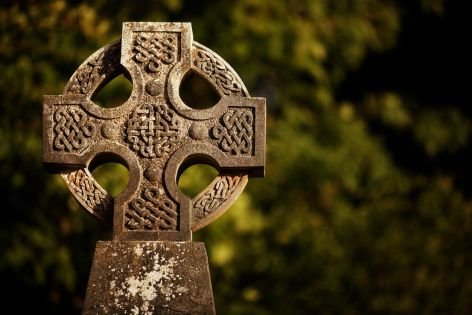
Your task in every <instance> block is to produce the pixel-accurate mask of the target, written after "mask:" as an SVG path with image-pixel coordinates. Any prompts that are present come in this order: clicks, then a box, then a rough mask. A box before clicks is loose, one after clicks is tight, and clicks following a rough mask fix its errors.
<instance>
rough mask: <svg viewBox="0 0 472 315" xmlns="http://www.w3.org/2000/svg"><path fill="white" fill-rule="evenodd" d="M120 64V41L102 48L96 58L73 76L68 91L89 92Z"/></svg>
mask: <svg viewBox="0 0 472 315" xmlns="http://www.w3.org/2000/svg"><path fill="white" fill-rule="evenodd" d="M119 64H120V43H119V42H118V43H115V44H114V45H111V46H109V47H108V49H104V50H102V51H101V52H100V53H99V54H98V56H97V57H96V58H93V59H91V60H89V61H88V62H87V63H86V65H85V66H82V67H80V68H79V69H78V71H77V72H76V73H75V75H74V76H73V77H72V80H71V83H70V85H69V88H68V90H67V91H68V92H70V93H75V94H89V93H91V92H92V90H93V89H94V88H95V86H96V83H97V82H98V80H99V79H100V78H101V77H102V76H105V75H107V74H108V73H110V72H113V71H114V69H115V68H116V67H118V66H119Z"/></svg>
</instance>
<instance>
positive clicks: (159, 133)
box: [43, 22, 265, 241]
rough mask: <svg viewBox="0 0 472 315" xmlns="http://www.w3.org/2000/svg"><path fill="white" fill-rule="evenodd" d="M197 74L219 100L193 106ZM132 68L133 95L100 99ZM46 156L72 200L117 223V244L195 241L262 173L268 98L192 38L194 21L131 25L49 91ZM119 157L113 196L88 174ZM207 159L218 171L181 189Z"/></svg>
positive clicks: (46, 105)
mask: <svg viewBox="0 0 472 315" xmlns="http://www.w3.org/2000/svg"><path fill="white" fill-rule="evenodd" d="M191 71H193V72H194V73H196V74H197V75H199V76H200V77H202V78H203V79H205V80H206V81H208V82H209V83H210V84H211V85H212V86H213V87H214V89H215V90H216V91H217V92H218V93H219V95H220V96H221V99H220V101H219V102H218V103H217V104H216V105H215V106H213V107H212V108H209V109H203V110H199V109H192V108H190V107H188V106H187V105H186V104H185V103H184V102H183V101H182V100H181V98H180V96H179V86H180V83H181V81H182V79H183V78H184V76H185V75H187V74H188V73H190V72H191ZM122 73H124V74H125V75H126V76H127V77H129V78H130V80H131V81H132V84H133V88H132V92H131V96H130V98H129V99H128V100H127V101H126V102H125V103H124V104H122V105H121V106H119V107H116V108H103V107H100V106H98V105H96V104H95V103H94V102H93V101H92V100H91V98H92V96H93V95H95V94H96V93H97V92H98V91H99V89H100V88H101V87H102V86H103V85H104V84H106V83H107V82H108V81H110V80H111V79H113V78H114V77H116V76H117V75H119V74H122ZM43 137H44V142H43V161H44V163H45V165H46V167H47V168H48V169H49V170H51V171H53V172H57V173H60V174H61V175H62V177H63V179H64V181H65V183H66V185H67V187H68V188H69V190H70V191H71V192H72V194H73V195H74V197H75V198H76V199H77V201H79V203H80V204H81V205H82V206H84V208H85V209H86V210H87V211H88V212H90V213H91V214H93V215H94V216H96V217H97V218H98V219H100V220H103V221H106V222H109V223H111V221H113V238H114V239H116V240H181V241H184V240H190V239H191V231H192V230H193V231H196V230H198V229H200V228H201V227H203V226H205V225H207V224H209V223H210V222H211V221H213V220H214V219H216V218H217V217H218V216H219V215H221V214H222V213H223V212H224V211H225V210H227V208H229V206H230V205H231V204H232V203H233V202H234V201H235V200H236V199H237V197H238V196H239V194H240V193H241V192H242V190H243V189H244V187H245V185H246V183H247V178H248V175H253V176H263V173H264V164H265V158H264V154H265V153H264V151H265V99H263V98H251V97H249V93H248V92H247V90H246V88H245V86H244V84H243V82H242V81H241V79H240V78H239V76H238V75H237V74H236V72H235V71H234V70H233V69H232V68H231V67H230V66H229V65H228V64H227V63H226V62H225V61H224V60H223V59H222V58H221V57H219V56H218V55H217V54H215V53H214V52H212V51H211V50H209V49H208V48H206V47H205V46H203V45H200V44H198V43H196V42H194V41H193V39H192V30H191V25H190V23H148V22H144V23H137V22H126V23H124V24H123V35H122V39H121V41H117V42H115V43H112V44H110V45H108V46H106V47H104V48H102V49H100V50H98V51H97V52H95V53H94V54H92V55H91V56H90V57H89V58H88V59H87V60H86V61H85V62H84V63H83V64H82V65H81V66H80V67H79V68H78V69H77V71H76V72H75V73H74V74H73V76H72V77H71V79H70V80H69V82H68V84H67V85H66V88H65V89H64V92H63V94H62V95H55V96H45V98H44V107H43ZM104 161H118V162H120V163H123V164H124V165H126V166H127V167H128V169H129V173H130V178H129V182H128V186H127V187H126V189H125V190H124V191H123V192H122V193H121V194H120V195H119V196H117V197H116V198H115V199H113V198H111V197H110V195H109V194H108V193H107V192H106V191H105V190H104V189H103V188H102V187H100V185H99V184H98V183H97V182H96V181H95V179H94V178H93V176H92V175H91V173H90V169H92V168H93V167H94V165H97V164H100V163H102V162H104ZM195 163H207V164H210V165H212V166H214V167H215V168H216V169H218V170H219V171H220V175H219V176H218V177H217V178H215V180H214V181H213V182H212V183H211V184H210V185H209V186H208V187H207V188H206V189H205V190H204V191H203V192H201V193H200V194H199V195H198V196H196V197H195V198H193V199H190V198H189V197H187V196H186V195H184V194H183V193H182V192H181V191H180V190H179V188H178V186H177V180H178V176H179V173H180V172H181V171H182V170H184V168H185V167H186V166H187V165H190V164H195Z"/></svg>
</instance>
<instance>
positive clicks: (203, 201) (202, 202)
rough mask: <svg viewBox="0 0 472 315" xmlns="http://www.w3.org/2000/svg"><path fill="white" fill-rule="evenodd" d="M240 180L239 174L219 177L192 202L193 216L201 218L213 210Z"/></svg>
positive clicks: (229, 194)
mask: <svg viewBox="0 0 472 315" xmlns="http://www.w3.org/2000/svg"><path fill="white" fill-rule="evenodd" d="M240 181H241V176H222V177H220V178H219V179H218V180H217V181H216V182H215V183H214V185H213V187H211V188H210V189H209V190H208V191H207V192H206V193H205V194H204V195H203V196H201V197H200V198H198V199H197V200H196V201H195V202H194V205H193V209H194V210H193V211H194V215H195V217H197V218H203V217H205V216H206V215H208V214H210V213H212V212H213V211H215V210H216V209H217V208H218V207H219V206H220V205H221V204H222V203H223V202H224V201H225V200H227V199H228V198H229V197H231V194H232V193H233V191H234V190H235V189H236V188H237V187H238V184H239V182H240Z"/></svg>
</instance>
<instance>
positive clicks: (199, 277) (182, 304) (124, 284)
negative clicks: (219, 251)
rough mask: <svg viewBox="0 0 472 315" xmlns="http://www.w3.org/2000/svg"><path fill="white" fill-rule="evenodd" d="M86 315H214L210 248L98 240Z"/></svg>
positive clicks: (193, 245)
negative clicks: (209, 263) (208, 257)
mask: <svg viewBox="0 0 472 315" xmlns="http://www.w3.org/2000/svg"><path fill="white" fill-rule="evenodd" d="M82 314H94V315H97V314H159V315H164V314H166V315H167V314H168V315H171V314H172V315H174V314H175V315H177V314H179V315H183V314H212V315H213V314H215V307H214V303H213V294H212V289H211V282H210V273H209V268H208V259H207V255H206V250H205V245H204V244H203V243H196V242H166V241H106V242H102V241H100V242H98V243H97V247H96V249H95V256H94V260H93V265H92V270H91V273H90V278H89V282H88V286H87V293H86V297H85V303H84V308H83V312H82Z"/></svg>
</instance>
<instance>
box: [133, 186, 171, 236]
mask: <svg viewBox="0 0 472 315" xmlns="http://www.w3.org/2000/svg"><path fill="white" fill-rule="evenodd" d="M177 217H178V213H177V205H176V204H175V203H174V202H172V201H171V200H170V199H168V198H167V197H166V196H165V194H161V193H160V192H159V189H158V188H156V187H150V188H146V189H145V190H144V191H143V193H142V196H141V197H138V198H135V199H133V200H132V201H131V202H130V203H129V206H128V208H127V209H126V213H125V226H126V227H127V228H128V229H129V230H153V231H156V230H176V229H177Z"/></svg>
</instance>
